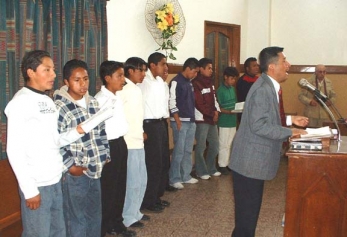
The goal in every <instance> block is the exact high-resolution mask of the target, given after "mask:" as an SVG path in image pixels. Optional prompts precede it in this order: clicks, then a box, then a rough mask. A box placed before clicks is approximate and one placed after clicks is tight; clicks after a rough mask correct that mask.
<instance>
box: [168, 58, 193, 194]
mask: <svg viewBox="0 0 347 237" xmlns="http://www.w3.org/2000/svg"><path fill="white" fill-rule="evenodd" d="M198 71H199V61H198V60H197V59H196V58H188V59H187V60H186V61H185V62H184V64H183V71H182V72H181V73H179V74H177V76H175V77H174V78H173V79H172V80H171V82H170V100H169V108H170V115H171V118H170V120H171V121H170V123H171V127H172V132H173V138H174V144H175V146H174V149H173V153H172V161H171V166H170V173H169V174H170V185H171V186H173V187H175V188H177V189H182V188H184V186H183V184H182V183H190V184H195V183H197V182H198V180H197V179H194V178H192V176H191V175H190V173H191V172H192V151H193V145H194V135H195V129H196V125H195V114H194V111H195V103H194V91H193V86H192V83H191V80H192V79H194V78H195V77H196V75H197V73H198Z"/></svg>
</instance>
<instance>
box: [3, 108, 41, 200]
mask: <svg viewBox="0 0 347 237" xmlns="http://www.w3.org/2000/svg"><path fill="white" fill-rule="evenodd" d="M22 106H23V104H14V102H12V106H11V107H12V108H11V109H10V110H8V111H7V110H5V113H6V115H7V118H8V120H7V155H8V160H9V162H10V164H11V167H12V169H13V171H14V173H15V175H16V178H17V181H18V184H19V187H20V189H21V191H22V192H23V194H24V198H25V199H30V198H33V197H36V196H38V195H40V192H39V190H38V188H37V185H36V182H35V180H34V179H33V178H32V177H31V175H30V172H31V168H30V166H29V164H28V161H27V156H26V154H25V153H26V151H25V149H21V147H20V146H21V145H22V144H25V143H26V142H27V141H25V140H26V139H28V138H27V137H26V135H28V134H27V132H26V131H27V128H26V126H27V123H26V121H25V118H24V116H23V109H16V108H22Z"/></svg>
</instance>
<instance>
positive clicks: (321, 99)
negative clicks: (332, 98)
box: [314, 93, 341, 141]
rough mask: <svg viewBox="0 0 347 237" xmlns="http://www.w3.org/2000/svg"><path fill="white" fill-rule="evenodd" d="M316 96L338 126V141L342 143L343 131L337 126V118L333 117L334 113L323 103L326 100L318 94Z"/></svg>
mask: <svg viewBox="0 0 347 237" xmlns="http://www.w3.org/2000/svg"><path fill="white" fill-rule="evenodd" d="M314 96H315V97H316V99H317V100H318V101H319V102H320V103H321V104H322V105H323V107H324V108H325V110H326V111H327V112H328V114H329V115H330V117H331V118H332V120H333V121H334V123H335V126H336V129H337V132H338V135H337V140H338V141H341V131H340V128H339V125H338V124H337V121H336V119H335V116H334V115H333V113H332V112H331V110H330V109H329V108H328V106H327V105H326V104H325V103H324V102H323V100H324V101H326V99H325V98H324V97H322V95H321V94H319V95H318V93H314Z"/></svg>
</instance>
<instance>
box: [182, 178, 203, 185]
mask: <svg viewBox="0 0 347 237" xmlns="http://www.w3.org/2000/svg"><path fill="white" fill-rule="evenodd" d="M197 182H199V180H197V179H194V178H191V179H190V180H187V181H184V182H183V183H185V184H196V183H197Z"/></svg>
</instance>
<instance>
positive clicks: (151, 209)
mask: <svg viewBox="0 0 347 237" xmlns="http://www.w3.org/2000/svg"><path fill="white" fill-rule="evenodd" d="M164 209H165V207H163V206H162V205H154V206H150V207H147V208H145V209H144V210H146V211H149V212H154V213H159V212H162V211H163V210H164Z"/></svg>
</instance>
